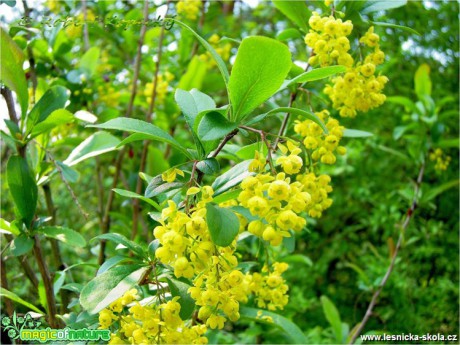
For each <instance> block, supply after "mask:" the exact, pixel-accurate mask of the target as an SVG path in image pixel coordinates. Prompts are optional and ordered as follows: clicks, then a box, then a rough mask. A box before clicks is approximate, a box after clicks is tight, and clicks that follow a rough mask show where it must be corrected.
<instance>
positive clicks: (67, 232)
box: [37, 226, 86, 247]
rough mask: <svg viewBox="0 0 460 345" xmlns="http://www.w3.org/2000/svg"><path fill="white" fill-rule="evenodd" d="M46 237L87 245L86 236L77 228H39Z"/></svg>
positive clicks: (71, 243) (79, 245)
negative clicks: (76, 229) (77, 230)
mask: <svg viewBox="0 0 460 345" xmlns="http://www.w3.org/2000/svg"><path fill="white" fill-rule="evenodd" d="M37 231H38V232H40V233H42V234H43V235H45V236H46V237H50V238H54V239H56V240H58V241H61V242H64V243H66V244H69V245H71V246H76V247H84V246H86V240H85V238H84V237H83V236H82V235H80V234H79V233H78V232H76V231H75V230H72V229H69V228H64V227H62V226H45V227H43V228H40V229H38V230H37Z"/></svg>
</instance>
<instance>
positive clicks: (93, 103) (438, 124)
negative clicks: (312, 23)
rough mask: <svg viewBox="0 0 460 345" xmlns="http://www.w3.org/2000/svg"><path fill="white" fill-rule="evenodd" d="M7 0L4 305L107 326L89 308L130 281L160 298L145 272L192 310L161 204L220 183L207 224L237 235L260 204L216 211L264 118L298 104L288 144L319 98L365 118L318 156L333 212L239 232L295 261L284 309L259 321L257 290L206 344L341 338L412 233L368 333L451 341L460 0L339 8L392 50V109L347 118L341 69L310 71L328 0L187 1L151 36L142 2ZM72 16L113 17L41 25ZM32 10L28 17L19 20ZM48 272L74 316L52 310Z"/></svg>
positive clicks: (246, 263)
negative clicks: (165, 234) (270, 235)
mask: <svg viewBox="0 0 460 345" xmlns="http://www.w3.org/2000/svg"><path fill="white" fill-rule="evenodd" d="M5 3H9V4H2V5H0V8H5V9H6V8H8V13H10V14H11V17H6V15H3V14H2V16H3V17H2V21H3V22H6V23H7V25H6V26H5V27H2V29H1V49H2V52H1V54H2V55H1V65H2V67H1V74H2V76H1V81H2V83H3V84H2V85H4V86H6V87H7V88H8V89H9V90H11V91H13V95H14V102H15V103H16V107H15V109H16V111H15V113H16V114H15V115H11V109H9V110H10V111H9V112H10V116H9V117H8V115H7V113H8V111H7V107H6V103H5V102H4V103H2V106H3V108H2V112H4V113H5V115H3V114H2V118H4V119H3V120H2V122H4V125H3V124H2V127H1V128H2V131H1V144H2V148H1V150H2V152H1V157H2V161H1V174H2V175H1V177H2V184H1V193H2V198H1V210H2V215H1V217H2V219H1V224H0V225H1V237H2V245H1V250H2V267H1V268H2V288H3V289H2V293H1V296H2V316H3V315H7V314H9V313H10V310H9V309H10V308H11V304H10V303H11V302H10V301H13V307H14V309H15V310H16V312H17V313H26V312H28V311H31V310H33V311H36V312H38V311H43V313H44V314H47V315H48V317H47V318H46V320H45V318H42V321H43V322H45V323H46V322H47V323H48V324H49V325H51V326H52V327H57V326H59V327H62V326H64V325H67V326H69V327H72V328H82V327H97V326H98V315H97V314H95V313H98V312H100V311H101V310H102V309H104V308H105V307H107V305H108V304H109V303H111V302H114V301H116V300H117V299H119V298H121V297H122V296H123V295H124V293H125V292H126V291H128V289H129V288H131V287H132V286H134V285H135V284H136V283H140V285H141V288H140V291H142V292H143V293H145V294H148V293H149V289H148V284H146V282H150V283H151V282H153V280H154V278H155V279H158V277H157V274H158V275H159V277H160V280H162V282H163V283H164V284H165V285H166V286H168V289H169V291H170V292H171V295H172V296H178V297H180V298H179V302H180V303H181V315H180V316H181V317H182V318H183V319H187V318H190V317H193V318H194V320H196V318H197V316H196V313H194V310H195V307H196V306H195V301H194V300H193V299H192V298H190V295H189V294H188V293H187V290H188V288H189V287H190V284H191V283H190V281H189V280H188V279H185V278H178V279H176V278H175V277H174V276H173V274H172V273H171V272H172V271H173V270H168V269H165V268H163V267H160V268H158V267H157V266H156V265H157V261H155V260H156V259H155V251H156V250H157V249H158V247H159V242H158V240H157V241H154V236H153V234H152V230H153V229H154V228H155V227H156V226H158V225H159V224H160V222H161V212H162V210H163V209H165V208H166V207H168V199H171V200H174V201H175V202H176V204H178V205H180V203H181V201H184V203H183V205H182V206H184V207H185V209H187V210H188V208H189V206H190V205H189V203H188V202H189V200H190V199H191V198H193V195H194V194H195V193H197V192H195V191H193V190H191V188H190V187H192V185H191V183H190V181H192V180H193V179H194V176H197V178H196V179H195V180H196V182H197V183H198V185H199V184H200V183H201V184H202V185H208V186H211V185H212V188H213V189H214V192H215V200H214V201H215V204H214V203H208V204H206V205H205V207H204V208H205V209H206V211H207V213H206V222H207V227H208V229H209V233H210V237H211V239H212V242H213V243H214V244H215V245H218V246H222V247H226V246H229V245H230V244H231V243H232V242H233V240H234V239H235V238H237V236H238V229H239V227H240V226H239V224H240V223H239V220H238V219H239V216H240V215H241V217H242V218H247V219H248V220H252V219H251V217H253V214H252V215H251V213H250V212H249V211H248V210H247V209H244V208H243V207H242V206H240V205H238V206H234V205H233V206H232V207H231V208H224V207H219V206H221V204H220V203H222V202H227V201H229V200H232V199H236V198H237V196H238V193H239V189H231V188H233V187H235V186H238V185H239V184H240V182H241V181H242V180H243V178H244V177H246V176H248V174H249V173H248V166H249V164H250V160H252V159H253V158H254V153H255V152H258V151H260V152H261V154H265V155H266V154H267V149H266V147H265V146H264V140H265V139H266V138H265V137H264V135H261V136H260V137H259V136H258V135H257V131H259V132H261V131H262V133H272V134H275V135H276V134H278V131H279V128H280V126H281V123H282V121H283V118H284V116H286V115H285V114H286V113H290V114H291V115H290V120H289V121H288V122H287V128H286V132H285V133H286V134H285V136H287V137H291V136H292V137H293V136H294V135H295V131H294V125H295V120H297V119H299V120H305V119H308V120H310V121H312V122H314V123H317V124H319V125H320V126H321V127H323V129H325V130H326V131H327V129H326V128H325V127H324V124H323V122H322V120H321V119H320V118H319V117H318V116H317V115H315V114H314V111H313V110H315V111H318V112H319V111H321V110H323V109H328V110H329V111H330V112H331V114H332V116H334V117H335V118H337V119H339V120H340V124H341V125H343V126H344V127H345V128H347V129H356V130H355V131H354V130H349V131H348V132H346V134H344V138H343V139H342V140H341V145H344V146H346V147H347V152H346V154H345V155H343V156H340V157H339V156H338V157H337V162H336V163H335V164H334V165H328V166H323V167H322V168H321V173H325V174H328V175H330V176H331V178H332V182H331V183H330V185H331V186H332V187H333V192H332V193H331V194H330V196H329V197H331V198H332V199H333V204H332V206H331V207H330V208H328V209H327V210H326V211H325V212H324V213H323V215H322V217H321V218H313V217H307V218H306V219H307V225H306V229H307V230H306V231H305V230H304V231H302V232H296V233H295V236H293V237H286V238H284V240H283V244H282V245H281V246H280V247H277V249H276V250H272V249H267V246H266V245H265V246H264V245H261V242H262V241H259V239H258V238H257V237H255V236H251V235H250V234H249V233H248V232H246V233H245V234H248V236H247V237H243V236H241V235H240V236H241V237H240V238H239V239H238V249H237V254H236V256H237V257H238V259H239V261H240V266H238V267H239V268H241V269H242V270H243V271H244V272H247V271H250V270H251V269H253V267H257V266H260V267H262V266H263V260H265V259H264V258H263V257H262V256H264V255H266V256H267V257H268V256H270V255H273V256H276V257H277V258H280V260H279V261H284V262H286V263H288V264H289V269H288V270H287V271H286V272H285V273H284V275H283V277H284V278H285V279H286V284H287V285H288V286H289V292H288V294H289V303H288V304H287V305H286V306H285V308H284V310H283V311H272V312H266V313H264V315H265V316H267V317H268V316H270V317H271V318H272V319H273V320H274V321H275V324H276V325H274V324H273V323H270V322H266V321H264V320H262V321H261V320H260V315H258V314H257V309H256V308H257V303H256V302H255V300H254V298H250V300H249V303H248V305H247V306H244V307H243V306H242V305H241V306H240V314H241V319H239V320H238V321H236V322H228V323H226V325H225V327H224V329H223V330H220V331H218V330H211V329H209V330H208V332H207V333H206V334H207V337H208V339H209V342H210V343H226V344H232V343H288V342H291V343H292V342H294V343H302V342H308V343H345V342H348V341H349V340H350V338H351V336H352V333H353V332H352V331H351V330H352V329H353V328H354V327H356V326H357V324H358V323H359V322H361V320H362V318H363V316H364V314H365V311H366V309H367V307H368V304H369V302H370V300H371V298H372V296H373V293H374V292H375V291H376V290H377V289H378V287H379V285H380V284H381V282H382V279H383V277H384V275H385V273H386V272H387V269H388V267H389V265H390V263H391V259H392V256H393V253H394V251H395V247H396V243H397V241H398V238H399V236H400V233H401V231H402V230H401V229H402V228H404V230H403V231H404V234H403V240H402V245H401V248H400V251H399V253H398V255H397V258H396V263H395V267H394V270H393V272H392V273H391V276H390V278H389V280H388V282H386V284H385V286H384V287H383V290H382V293H381V294H380V297H379V299H378V302H377V304H376V305H375V307H374V309H373V314H372V316H371V317H370V319H369V322H368V323H367V324H366V326H365V329H364V331H363V334H365V333H369V334H374V333H378V334H380V333H386V334H401V333H406V334H407V333H413V334H425V333H432V334H437V333H441V334H446V335H447V334H457V335H458V334H459V328H458V323H459V306H458V300H459V289H458V286H459V250H458V249H459V233H458V229H459V188H458V186H459V179H458V178H459V176H458V166H459V161H458V156H459V155H458V149H459V139H458V133H459V123H458V111H459V109H458V104H459V97H458V89H459V85H458V73H459V66H458V57H459V56H458V55H459V54H458V51H459V42H458V30H459V27H458V13H459V5H458V3H457V2H449V1H444V2H429V1H425V2H419V1H409V2H408V3H407V4H406V5H405V6H402V7H398V8H391V5H389V4H388V2H385V1H376V2H372V1H370V2H347V1H334V2H333V4H332V6H333V7H332V8H334V10H333V12H334V13H335V15H336V16H337V17H342V19H343V21H345V20H348V19H349V20H351V21H352V22H353V25H354V32H355V33H356V35H357V36H356V37H361V36H363V35H364V34H365V33H366V32H367V30H368V28H369V26H371V25H372V24H371V23H372V22H373V23H374V27H375V32H376V33H378V34H379V36H380V49H381V50H382V51H383V52H385V56H386V60H385V63H384V64H382V65H381V66H379V67H378V73H379V74H382V75H385V76H387V77H388V79H389V82H388V83H387V84H386V86H385V89H384V94H385V95H386V97H387V99H386V102H385V103H384V104H383V105H382V106H380V107H378V108H376V109H372V110H370V111H369V112H366V113H359V114H358V115H357V116H356V117H355V118H341V117H339V116H338V111H337V110H335V109H334V108H333V107H332V105H331V102H330V99H329V98H328V96H326V95H325V94H324V92H323V89H324V86H325V85H326V84H327V83H330V80H331V78H334V76H335V75H338V74H341V73H343V72H344V71H345V67H343V66H339V67H336V66H329V67H325V66H323V68H319V66H315V68H314V69H313V70H310V72H306V73H304V72H305V70H304V69H305V67H306V66H307V63H306V62H307V61H308V60H309V57H310V54H311V49H309V48H308V47H307V46H306V43H305V41H304V36H305V34H306V33H307V32H308V30H309V22H308V19H309V17H310V16H311V15H312V11H319V12H320V13H322V14H324V15H326V14H330V13H331V7H329V6H327V5H326V4H325V3H324V2H322V1H321V2H319V1H307V2H305V3H304V2H302V1H301V2H286V1H273V2H268V1H267V2H263V1H261V2H259V3H258V4H257V5H256V6H255V7H254V6H249V5H248V4H246V3H245V2H243V3H240V2H235V1H228V2H219V1H202V4H201V7H199V9H197V13H194V11H192V10H191V9H188V10H187V11H186V12H182V13H177V12H178V4H177V3H174V2H171V3H170V2H169V1H168V2H167V4H168V6H169V7H168V8H169V9H168V14H167V16H171V15H174V14H178V16H177V17H175V19H174V20H175V21H174V22H169V23H168V24H169V27H168V24H166V22H164V23H163V24H164V27H165V28H166V30H165V29H162V27H147V28H146V31H145V32H144V33H142V34H140V33H139V32H140V31H141V26H140V25H130V26H125V25H126V22H123V21H120V20H126V21H127V20H141V19H142V18H143V11H145V4H144V3H142V2H134V1H113V2H109V1H100V2H93V1H70V0H69V1H51V0H49V1H47V2H46V3H43V4H40V5H38V6H37V8H26V9H25V11H24V9H23V6H21V4H20V3H19V2H18V3H16V2H15V1H10V2H8V1H5ZM385 3H386V4H385ZM403 3H405V2H404V1H402V2H401V4H399V5H402V4H403ZM203 4H205V7H204V8H203V7H202V6H203ZM7 6H11V7H7ZM360 6H361V7H360ZM372 6H377V8H376V9H375V10H373V8H372ZM378 6H381V7H380V9H379V8H378ZM150 7H151V8H149V9H148V10H149V13H150V14H151V15H150V18H151V19H153V18H158V15H155V13H156V12H155V11H158V10H162V11H164V10H165V8H166V6H165V4H163V3H160V2H159V1H156V2H155V4H153V3H151V4H150ZM179 12H181V11H180V10H179ZM5 13H6V12H5ZM162 13H164V12H162ZM67 14H68V15H69V16H70V17H71V18H74V20H75V19H76V18H79V19H80V20H84V18H86V20H95V19H96V18H106V19H107V18H112V19H111V22H110V23H108V22H106V26H105V27H104V25H102V24H101V23H96V24H94V23H93V24H91V25H86V26H85V25H81V26H74V25H68V26H67V27H64V25H63V24H59V25H49V23H48V24H46V20H47V18H54V19H56V18H61V19H63V18H65V15H67ZM23 16H29V17H30V23H28V24H27V25H26V26H24V25H23V24H24V23H21V22H20V21H19V19H20V18H21V17H23ZM159 18H162V16H160V17H159ZM107 20H108V19H107ZM379 23H380V24H381V25H379ZM382 23H383V24H382ZM171 26H172V27H171ZM214 35H218V37H217V38H216V36H214ZM141 36H143V38H140V37H141ZM140 40H143V45H142V46H139V41H140ZM159 47H160V48H159ZM361 48H362V45H361V46H360V47H359V49H354V50H353V54H354V56H355V55H356V56H357V57H358V56H359V55H361V54H362V52H361ZM139 56H140V57H141V60H140V61H139V60H138V57H139ZM24 61H25V63H24V64H23V62H24ZM291 61H292V62H293V64H291ZM137 68H138V70H137ZM229 71H230V73H229ZM133 79H137V83H136V85H135V88H133V83H132V81H133ZM153 88H156V91H155V92H153ZM297 88H299V90H300V91H299V90H297ZM5 90H6V89H3V88H2V95H4V97H5V99H6V100H8V95H7V93H8V92H9V91H8V90H7V91H5ZM296 90H297V91H296ZM277 91H279V92H277ZM294 93H295V94H296V96H295V97H292V95H293V94H294ZM10 95H11V93H10ZM152 98H153V99H152ZM292 108H295V109H292ZM248 128H249V129H248ZM253 128H256V131H253V132H251V129H253ZM281 134H283V132H282V133H281ZM227 139H228V140H227ZM268 139H269V140H270V143H272V142H274V141H275V139H276V136H275V137H273V136H272V137H269V136H268ZM280 139H281V141H282V142H283V141H284V139H285V137H284V136H282V137H281V138H280ZM147 140H148V141H147ZM222 140H224V143H225V144H226V145H225V146H223V147H221V146H220V144H221V143H222ZM276 140H277V139H276ZM227 141H228V142H227ZM437 150H438V151H437ZM439 150H442V156H441V157H442V159H441V161H442V162H441V163H444V162H445V161H446V159H447V158H446V157H447V156H449V157H451V158H450V163H449V164H448V165H447V166H446V169H440V166H439V164H441V163H439V162H438V165H437V162H436V157H435V154H436V152H440V151H439ZM213 152H214V153H216V154H215V155H214V154H213ZM441 165H442V164H441ZM235 166H236V168H235ZM231 167H233V168H231ZM175 168H179V169H181V170H179V171H176V170H175ZM230 168H231V170H229V169H230ZM272 170H273V169H272ZM421 170H422V171H423V174H420V171H421ZM184 172H185V178H183V177H181V176H180V174H181V173H182V174H184ZM162 174H163V178H162ZM176 174H177V176H176ZM195 174H196V175H195ZM419 175H423V177H422V181H421V183H420V181H419V183H417V177H418V176H419ZM190 176H191V178H190V181H189V180H188V179H189V177H190ZM176 177H177V179H176ZM114 180H115V181H114ZM418 187H420V190H419V191H418V195H414V188H415V190H418ZM112 190H113V191H114V192H112ZM187 190H188V192H187V197H186V198H185V199H184V195H185V192H186V191H187ZM181 192H182V196H181ZM203 193H204V192H203ZM189 194H190V195H189ZM191 195H192V196H191ZM189 197H190V198H189ZM203 198H204V197H203ZM414 201H416V207H415V211H414V212H413V214H412V210H411V206H414V205H413V203H414ZM112 202H113V203H112ZM217 204H219V206H218V205H217ZM235 212H236V213H235ZM244 212H246V213H244ZM409 213H410V215H409V216H410V222H409V224H408V226H407V227H406V226H403V223H404V221H405V219H406V217H407V215H408V214H409ZM237 215H238V217H237ZM241 217H240V218H241ZM223 228H225V229H226V231H225V232H222V231H221V229H223ZM291 233H293V232H292V230H291ZM37 247H38V248H37ZM40 247H41V251H42V254H41V255H40V253H38V252H37V251H38V249H39V248H40ZM101 248H103V249H102V252H101ZM101 253H102V254H101ZM40 257H41V258H42V259H43V261H44V264H45V265H46V266H47V267H48V269H49V270H50V272H51V275H50V277H51V282H47V281H46V278H45V277H44V276H43V273H42V264H41V262H40ZM24 258H25V260H24ZM152 263H154V264H153V266H152ZM27 265H30V266H31V267H30V269H31V272H29V273H27V267H26V266H27ZM158 266H161V265H160V264H158ZM163 269H164V270H163ZM152 272H153V273H152ZM39 273H40V274H39ZM31 275H33V276H35V278H33V277H31ZM96 275H97V277H96V278H95V276H96ZM153 276H154V277H153ZM149 277H152V278H151V279H152V281H149ZM34 279H35V282H34ZM5 284H7V285H5ZM123 284H124V285H126V288H125V289H124V290H123V289H122V288H121V289H120V286H121V285H123ZM157 284H158V281H157ZM50 285H52V286H53V288H54V295H55V298H56V303H55V305H57V308H58V309H57V311H56V313H57V314H59V315H61V316H62V317H58V319H57V320H54V321H53V320H52V319H51V320H50V318H49V314H50V313H52V310H51V307H50V294H51V295H53V291H51V292H50V289H49V286H50ZM151 285H152V284H151ZM117 286H118V289H117ZM150 293H151V294H153V293H152V292H150ZM192 315H193V316H192ZM53 323H54V324H53ZM3 336H4V335H3V334H2V340H3ZM358 339H359V338H358Z"/></svg>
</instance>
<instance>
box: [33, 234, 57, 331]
mask: <svg viewBox="0 0 460 345" xmlns="http://www.w3.org/2000/svg"><path fill="white" fill-rule="evenodd" d="M34 255H35V259H36V260H37V264H38V269H39V270H40V274H41V276H42V279H43V285H44V286H45V294H46V302H47V306H48V317H49V318H48V322H49V325H50V326H51V328H61V326H62V323H61V322H60V320H59V319H57V318H56V314H57V309H56V299H55V298H54V286H53V282H52V280H51V276H50V272H49V269H48V265H47V264H46V261H45V257H44V255H43V252H42V248H41V245H40V239H39V238H38V235H35V236H34Z"/></svg>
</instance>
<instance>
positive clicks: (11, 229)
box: [0, 218, 21, 236]
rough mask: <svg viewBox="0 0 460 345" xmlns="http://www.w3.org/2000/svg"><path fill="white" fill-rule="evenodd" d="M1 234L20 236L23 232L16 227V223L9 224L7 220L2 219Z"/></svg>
mask: <svg viewBox="0 0 460 345" xmlns="http://www.w3.org/2000/svg"><path fill="white" fill-rule="evenodd" d="M0 233H7V234H13V235H15V236H19V234H20V233H21V232H20V231H19V230H18V229H17V228H16V227H15V226H14V222H13V223H9V222H7V221H6V220H5V219H3V218H0Z"/></svg>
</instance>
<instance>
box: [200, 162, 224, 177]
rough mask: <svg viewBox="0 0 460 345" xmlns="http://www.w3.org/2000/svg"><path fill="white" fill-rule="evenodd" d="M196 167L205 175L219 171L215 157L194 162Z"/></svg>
mask: <svg viewBox="0 0 460 345" xmlns="http://www.w3.org/2000/svg"><path fill="white" fill-rule="evenodd" d="M196 167H197V169H198V170H200V171H201V172H203V173H205V174H206V175H215V174H217V173H218V172H219V169H220V165H219V162H218V161H217V159H215V158H206V159H205V160H202V161H200V162H198V163H197V164H196Z"/></svg>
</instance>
